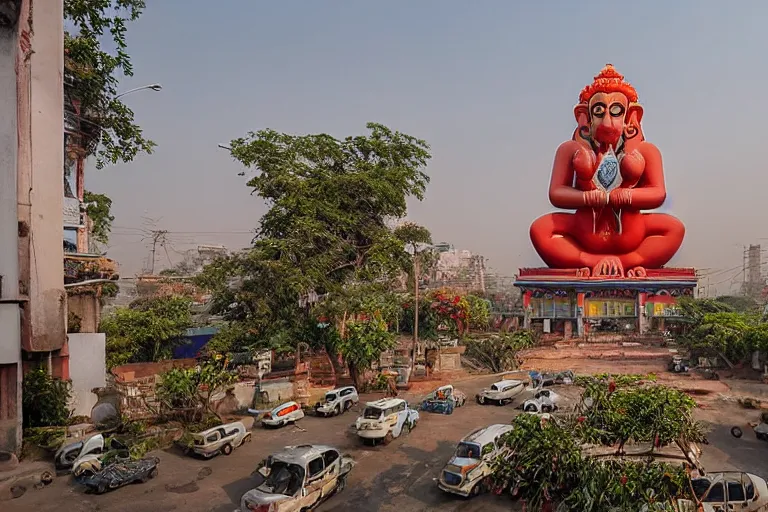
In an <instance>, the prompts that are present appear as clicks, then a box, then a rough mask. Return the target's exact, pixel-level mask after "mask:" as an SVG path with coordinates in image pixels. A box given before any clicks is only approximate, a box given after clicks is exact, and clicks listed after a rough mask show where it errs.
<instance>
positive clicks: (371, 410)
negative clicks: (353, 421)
mask: <svg viewBox="0 0 768 512" xmlns="http://www.w3.org/2000/svg"><path fill="white" fill-rule="evenodd" d="M381 414H382V411H381V409H379V408H377V407H366V408H365V410H364V411H363V418H365V419H367V420H377V419H379V418H381Z"/></svg>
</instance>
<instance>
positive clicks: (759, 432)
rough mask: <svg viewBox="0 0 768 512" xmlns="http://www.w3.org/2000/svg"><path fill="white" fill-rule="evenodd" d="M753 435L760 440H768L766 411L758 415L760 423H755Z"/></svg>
mask: <svg viewBox="0 0 768 512" xmlns="http://www.w3.org/2000/svg"><path fill="white" fill-rule="evenodd" d="M754 430H755V437H757V438H758V439H759V440H761V441H768V413H765V412H764V413H762V414H761V415H760V423H758V424H757V425H755V428H754Z"/></svg>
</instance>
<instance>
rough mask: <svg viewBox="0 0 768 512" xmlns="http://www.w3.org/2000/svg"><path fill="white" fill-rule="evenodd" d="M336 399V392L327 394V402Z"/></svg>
mask: <svg viewBox="0 0 768 512" xmlns="http://www.w3.org/2000/svg"><path fill="white" fill-rule="evenodd" d="M334 400H336V395H335V394H334V393H328V394H327V395H325V401H326V402H333V401H334Z"/></svg>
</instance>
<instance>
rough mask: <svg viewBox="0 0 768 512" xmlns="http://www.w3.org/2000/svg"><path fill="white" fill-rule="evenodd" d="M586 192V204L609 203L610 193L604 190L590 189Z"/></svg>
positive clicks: (600, 204)
mask: <svg viewBox="0 0 768 512" xmlns="http://www.w3.org/2000/svg"><path fill="white" fill-rule="evenodd" d="M583 194H584V204H585V205H586V206H605V205H606V204H608V194H606V193H605V191H604V190H600V189H595V190H588V191H586V192H584V193H583Z"/></svg>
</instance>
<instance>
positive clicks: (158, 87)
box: [147, 84, 163, 91]
mask: <svg viewBox="0 0 768 512" xmlns="http://www.w3.org/2000/svg"><path fill="white" fill-rule="evenodd" d="M162 88H163V86H162V85H160V84H152V85H148V86H147V89H152V90H153V91H159V90H161V89H162Z"/></svg>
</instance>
